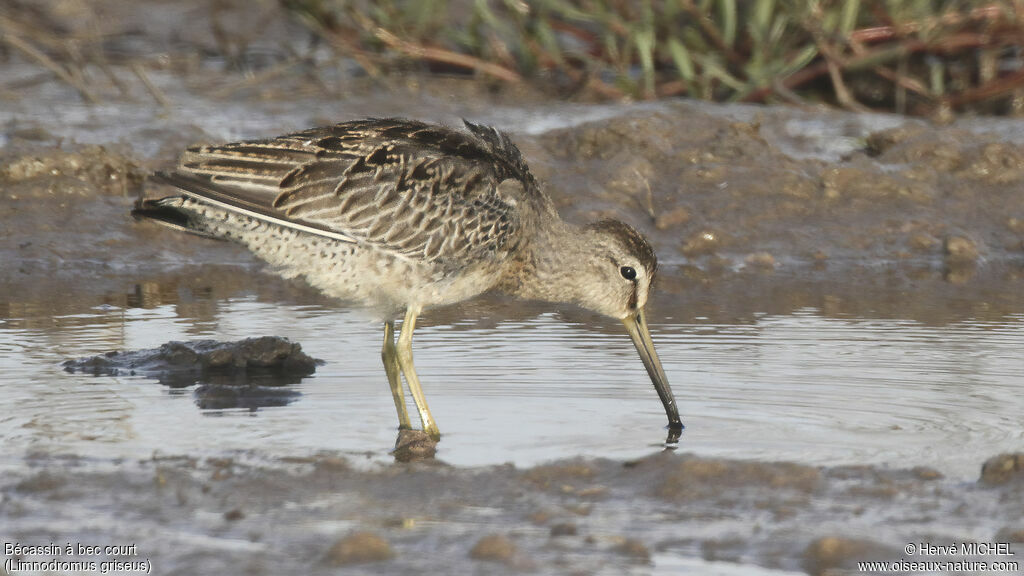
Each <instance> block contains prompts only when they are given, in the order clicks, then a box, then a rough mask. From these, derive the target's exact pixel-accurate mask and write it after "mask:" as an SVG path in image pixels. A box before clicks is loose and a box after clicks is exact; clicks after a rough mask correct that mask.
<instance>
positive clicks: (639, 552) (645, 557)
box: [615, 538, 651, 564]
mask: <svg viewBox="0 0 1024 576" xmlns="http://www.w3.org/2000/svg"><path fill="white" fill-rule="evenodd" d="M615 551H616V552H618V553H619V554H620V555H622V556H625V557H627V558H629V559H631V560H633V561H634V562H638V563H642V564H649V563H650V562H651V551H650V550H649V549H648V548H647V546H646V545H645V544H644V543H643V542H641V541H639V540H637V539H635V538H626V539H625V540H623V541H622V542H621V543H619V544H618V545H617V546H615Z"/></svg>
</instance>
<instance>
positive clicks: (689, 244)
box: [683, 230, 721, 257]
mask: <svg viewBox="0 0 1024 576" xmlns="http://www.w3.org/2000/svg"><path fill="white" fill-rule="evenodd" d="M720 243H721V238H720V237H719V235H718V234H716V233H715V232H712V231H711V230H701V231H700V232H697V233H696V234H693V235H691V236H690V237H689V238H687V239H686V240H685V241H683V254H685V255H686V256H690V257H692V256H703V255H705V254H711V253H712V252H714V251H715V250H716V249H717V248H718V245H719V244H720Z"/></svg>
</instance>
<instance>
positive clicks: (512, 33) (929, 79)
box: [281, 0, 1024, 115]
mask: <svg viewBox="0 0 1024 576" xmlns="http://www.w3.org/2000/svg"><path fill="white" fill-rule="evenodd" d="M281 1H282V2H283V4H284V5H285V6H286V7H287V8H288V9H289V10H291V11H292V13H293V14H296V15H297V16H298V17H299V18H301V20H302V21H303V22H305V23H306V24H307V25H308V26H310V28H311V29H313V30H314V31H315V32H316V33H318V34H319V35H321V36H322V37H323V38H324V39H326V40H327V41H328V42H330V44H331V45H332V46H333V47H334V48H335V49H336V50H337V53H338V54H339V56H340V57H345V58H351V59H353V60H354V61H355V62H358V63H359V65H360V66H361V67H362V68H363V69H364V70H365V71H366V72H367V73H368V74H370V75H379V74H384V73H387V72H389V71H392V70H395V69H409V68H410V67H412V68H413V69H420V70H426V71H428V72H433V73H465V74H475V75H478V76H480V77H484V78H490V79H492V80H493V81H495V82H499V83H518V82H533V83H536V84H537V85H539V86H542V87H544V88H546V89H549V90H551V91H553V92H555V93H556V94H558V95H559V96H563V97H576V98H586V99H625V98H644V99H650V98H657V97H663V96H673V95H686V96H689V97H693V98H703V99H709V100H717V101H743V102H773V101H789V102H804V101H822V100H824V101H827V102H832V103H836V104H838V105H841V106H843V107H846V108H850V109H858V110H859V109H868V108H870V109H876V110H890V111H895V112H900V113H912V114H925V115H936V114H940V115H941V114H949V113H950V112H954V111H964V110H975V111H983V112H986V113H1020V112H1024V66H1022V65H1021V59H1022V58H1024V54H1021V48H1022V46H1024V0H1002V1H993V2H978V1H974V2H972V1H956V0H946V1H941V0H850V1H845V2H844V1H839V0H749V1H743V0H658V1H655V0H635V1H633V0H533V1H525V0H380V1H372V0H281Z"/></svg>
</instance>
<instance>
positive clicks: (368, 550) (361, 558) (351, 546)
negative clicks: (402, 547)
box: [324, 532, 395, 566]
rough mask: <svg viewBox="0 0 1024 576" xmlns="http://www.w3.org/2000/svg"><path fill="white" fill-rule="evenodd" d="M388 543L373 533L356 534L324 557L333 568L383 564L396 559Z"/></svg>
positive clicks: (342, 541)
mask: <svg viewBox="0 0 1024 576" xmlns="http://www.w3.org/2000/svg"><path fill="white" fill-rule="evenodd" d="M394 555H395V554H394V552H392V551H391V545H390V544H388V541H387V540H385V539H383V538H381V537H380V536H377V535H376V534H373V533H371V532H355V533H353V534H349V535H348V536H345V537H344V538H342V539H340V540H338V541H337V542H335V543H334V545H333V546H331V548H330V549H329V550H328V551H327V554H325V555H324V563H326V564H330V565H332V566H347V565H349V564H365V563H368V562H383V561H385V560H390V559H391V558H393V557H394Z"/></svg>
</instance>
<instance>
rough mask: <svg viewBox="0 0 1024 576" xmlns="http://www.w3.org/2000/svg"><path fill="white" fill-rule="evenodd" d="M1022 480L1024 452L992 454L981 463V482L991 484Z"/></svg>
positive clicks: (1023, 475)
mask: <svg viewBox="0 0 1024 576" xmlns="http://www.w3.org/2000/svg"><path fill="white" fill-rule="evenodd" d="M1014 479H1017V480H1024V452H1019V453H1016V454H1000V455H998V456H993V457H991V458H989V459H988V460H986V461H985V463H984V464H982V465H981V482H982V483H983V484H989V485H992V486H998V485H1000V484H1006V483H1007V482H1010V481H1011V480H1014Z"/></svg>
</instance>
